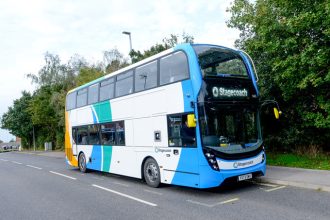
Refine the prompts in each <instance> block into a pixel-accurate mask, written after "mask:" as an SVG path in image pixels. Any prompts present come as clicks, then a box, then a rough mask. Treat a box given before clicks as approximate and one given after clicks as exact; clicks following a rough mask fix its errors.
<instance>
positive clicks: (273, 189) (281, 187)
mask: <svg viewBox="0 0 330 220" xmlns="http://www.w3.org/2000/svg"><path fill="white" fill-rule="evenodd" d="M284 187H286V186H279V187H276V188H272V189H267V190H265V191H266V192H271V191H275V190H278V189H283V188H284Z"/></svg>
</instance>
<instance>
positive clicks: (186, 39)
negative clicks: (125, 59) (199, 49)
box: [129, 32, 194, 63]
mask: <svg viewBox="0 0 330 220" xmlns="http://www.w3.org/2000/svg"><path fill="white" fill-rule="evenodd" d="M181 37H182V41H181V42H180V43H193V42H194V37H193V36H190V35H188V34H186V33H185V32H183V34H182V36H181ZM162 41H163V43H162V44H159V43H156V44H155V45H153V46H151V47H150V49H148V50H145V51H144V52H143V53H142V52H141V51H139V50H137V51H135V50H132V51H131V52H130V54H129V55H130V57H131V59H132V63H136V62H138V61H140V60H143V59H145V58H148V57H150V56H152V55H155V54H158V53H160V52H162V51H164V50H167V49H169V48H172V47H175V46H176V45H177V44H178V43H179V36H178V35H175V34H171V35H170V37H169V38H167V37H165V38H164V39H163V40H162Z"/></svg>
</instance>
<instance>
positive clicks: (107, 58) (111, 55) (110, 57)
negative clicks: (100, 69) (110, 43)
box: [103, 49, 129, 74]
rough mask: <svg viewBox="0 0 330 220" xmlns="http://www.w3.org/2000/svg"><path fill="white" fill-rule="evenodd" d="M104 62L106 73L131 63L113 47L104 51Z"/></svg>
mask: <svg viewBox="0 0 330 220" xmlns="http://www.w3.org/2000/svg"><path fill="white" fill-rule="evenodd" d="M103 62H104V65H105V73H106V74H108V73H113V72H115V71H117V70H119V69H121V68H124V67H126V66H128V65H129V63H128V62H127V60H126V59H124V57H123V55H122V54H121V53H120V52H119V51H118V50H117V49H112V50H109V51H104V52H103Z"/></svg>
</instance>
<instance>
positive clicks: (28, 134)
mask: <svg viewBox="0 0 330 220" xmlns="http://www.w3.org/2000/svg"><path fill="white" fill-rule="evenodd" d="M31 100H32V96H31V94H30V93H28V92H25V91H23V92H22V97H21V98H19V99H16V100H15V101H14V105H13V106H12V107H9V108H8V111H7V112H6V113H4V114H3V115H2V118H1V128H2V129H8V130H9V131H10V133H11V134H13V135H15V136H19V137H21V138H22V143H23V144H25V145H26V144H27V145H31V143H32V117H31V114H30V112H29V111H28V108H29V104H30V102H31Z"/></svg>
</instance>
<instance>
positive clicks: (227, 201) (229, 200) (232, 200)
mask: <svg viewBox="0 0 330 220" xmlns="http://www.w3.org/2000/svg"><path fill="white" fill-rule="evenodd" d="M238 200H239V198H234V199H228V200H226V201H223V202H220V204H221V205H222V204H226V203H231V202H235V201H238Z"/></svg>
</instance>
